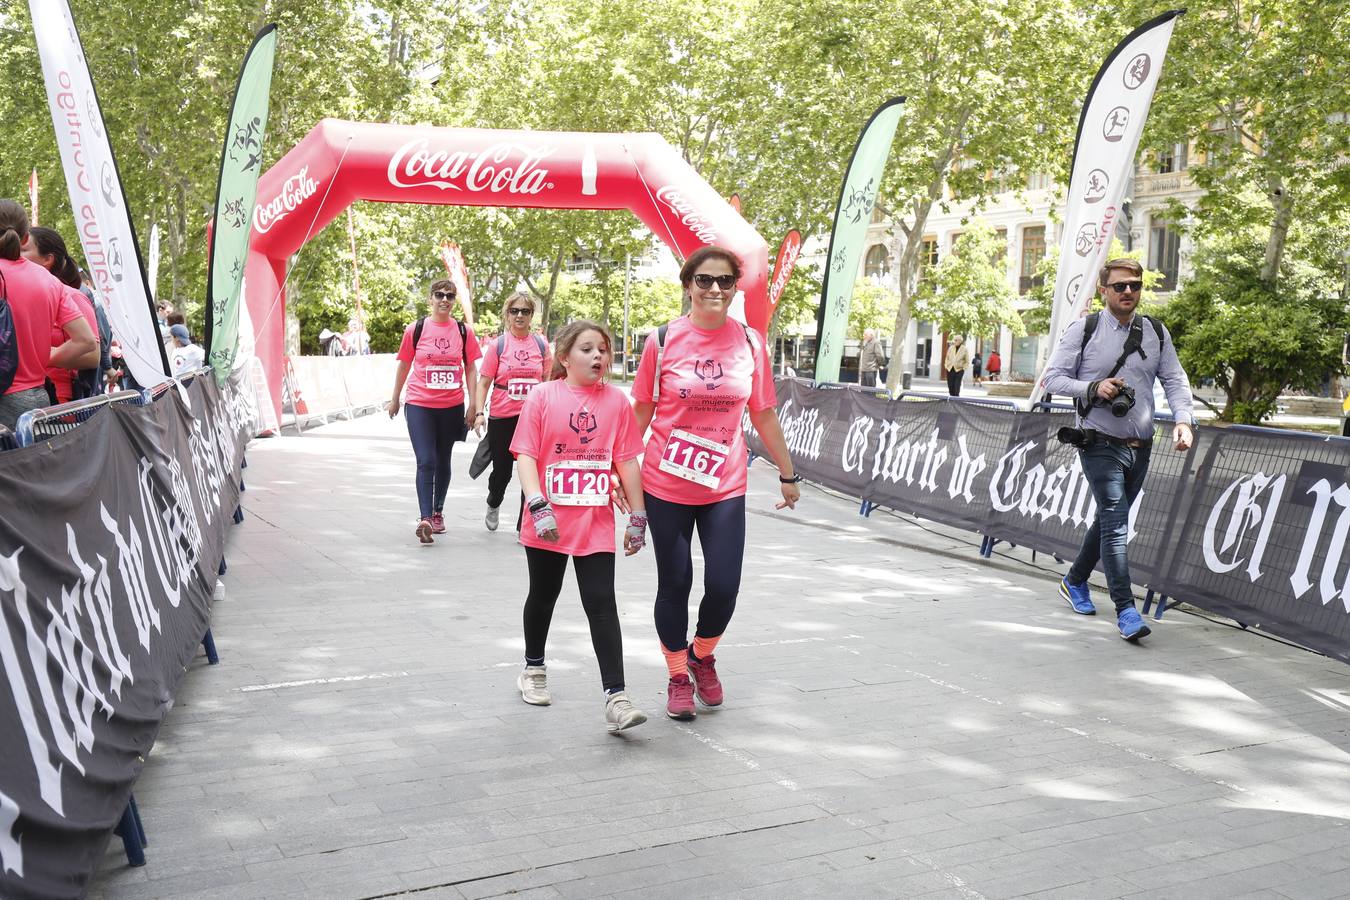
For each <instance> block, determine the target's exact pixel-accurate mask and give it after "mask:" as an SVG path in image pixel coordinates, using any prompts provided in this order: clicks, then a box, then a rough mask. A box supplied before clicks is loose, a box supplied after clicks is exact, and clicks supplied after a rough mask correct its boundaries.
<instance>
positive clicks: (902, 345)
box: [886, 187, 941, 394]
mask: <svg viewBox="0 0 1350 900" xmlns="http://www.w3.org/2000/svg"><path fill="white" fill-rule="evenodd" d="M940 191H941V188H940V187H939V192H940ZM930 194H931V191H930ZM933 200H934V198H932V197H931V196H930V197H929V198H927V199H925V200H923V201H921V202H919V203H916V204H915V206H914V224H913V225H912V226H911V227H910V229H909V233H908V234H907V235H906V237H905V249H904V250H902V251H901V253H900V272H899V279H900V308H899V309H898V310H896V313H895V334H894V335H892V337H891V363H890V366H889V367H888V368H887V372H886V389H887V390H889V391H890V392H891V393H892V394H894V393H896V392H897V391H898V390H899V388H900V385H901V384H902V377H903V375H904V373H905V372H908V371H909V367H910V364H911V363H912V362H913V361H912V360H911V359H910V358H909V355H910V354H909V340H908V337H909V322H910V319H911V318H913V314H912V311H911V309H910V303H911V299H912V298H913V296H914V281H915V277H914V276H915V273H916V272H917V271H918V262H919V252H920V251H921V250H922V249H923V229H924V226H925V225H926V224H928V213H929V212H930V211H932V209H933Z"/></svg>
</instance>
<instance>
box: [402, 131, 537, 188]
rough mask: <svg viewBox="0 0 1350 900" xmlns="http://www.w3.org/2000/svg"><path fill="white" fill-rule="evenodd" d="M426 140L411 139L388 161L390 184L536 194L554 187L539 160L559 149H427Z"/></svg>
mask: <svg viewBox="0 0 1350 900" xmlns="http://www.w3.org/2000/svg"><path fill="white" fill-rule="evenodd" d="M428 144H429V142H428V141H427V139H426V138H419V139H417V140H414V141H409V142H408V143H406V144H404V145H403V146H402V147H399V148H398V150H397V151H395V152H394V155H393V156H392V157H391V158H390V160H389V183H390V184H392V185H393V186H394V187H400V188H415V187H428V186H430V187H438V188H440V189H441V190H443V191H470V192H472V193H480V192H483V191H486V192H488V193H492V194H498V193H503V192H505V193H508V194H538V193H541V192H542V191H545V190H550V189H552V187H553V182H551V181H549V180H548V169H545V168H541V167H540V165H539V164H540V163H541V162H542V161H544V160H545V159H547V158H548V157H550V156H552V155H553V154H554V153H555V152H556V151H557V149H558V148H557V147H549V146H546V145H540V146H537V147H527V146H525V145H524V144H513V143H510V142H503V143H500V144H492V145H491V146H489V147H484V148H483V149H482V150H479V151H478V152H476V153H474V152H470V151H468V150H441V149H435V150H433V149H429V147H428Z"/></svg>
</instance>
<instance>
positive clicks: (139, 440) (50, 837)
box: [0, 370, 254, 900]
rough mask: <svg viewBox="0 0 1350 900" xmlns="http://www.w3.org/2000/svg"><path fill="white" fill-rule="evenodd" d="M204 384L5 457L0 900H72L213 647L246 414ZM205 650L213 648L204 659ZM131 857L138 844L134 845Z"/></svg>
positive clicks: (100, 414)
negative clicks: (208, 641) (179, 698)
mask: <svg viewBox="0 0 1350 900" xmlns="http://www.w3.org/2000/svg"><path fill="white" fill-rule="evenodd" d="M206 371H209V370H202V372H199V373H197V374H196V375H195V376H188V377H184V378H182V379H176V380H175V381H173V382H169V383H167V384H166V385H165V386H163V387H160V388H157V389H156V390H154V391H143V392H124V393H123V394H117V395H111V396H109V397H107V398H97V399H96V400H93V401H88V402H84V403H78V404H68V405H66V406H64V407H56V408H53V409H50V410H40V411H37V412H36V413H31V414H26V415H25V416H24V418H23V419H21V420H20V429H19V435H18V437H19V441H20V443H22V444H24V446H19V447H17V448H15V449H10V450H6V451H5V452H3V453H0V508H3V510H4V513H3V515H0V670H3V676H4V678H3V681H0V760H2V761H3V765H0V897H4V898H6V900H11V898H37V897H41V898H48V897H80V896H83V895H84V894H85V893H86V892H87V890H88V888H89V882H90V879H91V877H92V875H93V873H94V871H95V869H96V867H97V865H98V863H99V861H100V859H101V858H102V855H103V851H104V847H105V845H106V843H107V841H108V839H109V836H110V834H111V832H112V829H113V827H114V826H115V825H117V824H118V823H119V820H122V821H124V822H125V821H126V820H128V819H129V820H130V821H131V822H132V823H133V827H134V828H135V830H136V833H138V834H140V833H141V832H140V831H139V826H138V822H137V819H138V817H137V816H136V815H135V808H134V804H130V803H129V800H130V795H131V789H132V786H133V783H134V782H135V780H136V777H137V776H138V775H139V774H140V771H141V768H142V767H143V766H144V764H145V758H146V756H148V754H149V752H150V748H151V745H152V744H153V743H154V740H155V736H156V734H157V733H158V730H159V726H160V723H161V722H162V721H163V718H164V716H165V714H166V713H167V711H168V709H169V708H170V706H171V705H172V702H173V697H174V694H175V691H176V689H177V686H178V683H179V679H180V678H181V677H182V676H183V674H184V673H185V672H186V671H187V666H188V664H189V663H190V662H191V660H192V658H193V656H194V655H195V653H196V647H197V645H198V643H200V642H202V641H203V637H204V636H205V635H206V634H207V633H208V629H207V625H208V623H209V618H210V609H209V603H210V600H211V598H212V595H213V592H214V588H215V584H216V575H217V572H218V571H219V569H220V568H221V567H222V565H223V558H224V543H225V532H226V526H227V525H228V524H229V522H230V519H231V516H232V515H233V514H234V513H235V512H236V509H237V506H238V498H239V490H240V482H239V470H240V466H241V462H242V456H243V450H244V445H245V443H246V441H247V439H248V438H249V437H250V436H251V435H252V434H253V430H254V409H253V404H252V402H251V397H249V396H245V395H244V394H243V393H241V392H240V391H238V390H234V389H227V390H226V391H225V392H222V391H221V390H219V389H218V388H217V387H216V384H215V382H214V380H213V379H212V378H211V377H209V375H206V374H204V373H205V372H206ZM208 649H209V648H208ZM138 847H139V842H138Z"/></svg>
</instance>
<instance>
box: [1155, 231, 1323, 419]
mask: <svg viewBox="0 0 1350 900" xmlns="http://www.w3.org/2000/svg"><path fill="white" fill-rule="evenodd" d="M1293 234H1294V235H1297V234H1298V230H1297V229H1296V230H1295V231H1294V232H1293ZM1264 237H1265V235H1264V233H1263V229H1261V228H1260V227H1255V228H1249V229H1245V230H1244V231H1243V232H1240V233H1238V234H1237V235H1234V236H1232V237H1229V238H1226V239H1221V238H1214V239H1209V240H1206V241H1205V242H1203V243H1202V244H1201V245H1200V247H1199V248H1198V250H1197V252H1196V255H1195V276H1194V277H1193V278H1191V280H1190V281H1188V282H1187V283H1186V284H1185V286H1184V287H1182V289H1181V290H1180V291H1179V292H1178V293H1177V295H1176V296H1175V297H1173V298H1172V301H1171V302H1170V303H1168V304H1167V305H1166V306H1163V307H1162V308H1161V309H1160V310H1159V311H1158V312H1159V314H1160V315H1161V316H1162V318H1163V321H1164V322H1165V323H1166V325H1167V327H1168V330H1169V331H1170V332H1171V334H1172V339H1173V340H1174V341H1175V342H1176V347H1177V353H1178V355H1179V356H1180V358H1181V363H1182V366H1183V367H1184V368H1185V369H1186V373H1187V375H1189V376H1190V377H1191V378H1192V379H1199V378H1204V377H1209V378H1213V379H1214V382H1215V384H1217V385H1218V386H1219V388H1221V389H1222V390H1223V391H1224V393H1225V394H1226V395H1227V400H1226V402H1225V404H1224V407H1223V409H1222V410H1220V411H1219V418H1220V419H1221V420H1223V421H1227V422H1237V423H1241V424H1248V425H1254V424H1258V423H1259V422H1261V421H1262V420H1263V419H1265V418H1267V417H1268V416H1270V415H1271V414H1273V413H1274V412H1275V401H1276V398H1278V397H1279V395H1280V393H1281V392H1282V391H1284V390H1286V389H1289V388H1294V389H1300V390H1313V389H1316V388H1317V387H1319V386H1320V385H1321V383H1322V380H1323V379H1324V378H1325V377H1327V376H1328V375H1340V374H1344V371H1345V367H1344V365H1343V363H1342V357H1341V349H1342V341H1343V339H1344V336H1345V332H1346V329H1347V327H1350V312H1348V311H1347V307H1346V298H1345V297H1344V296H1343V295H1341V294H1340V290H1341V288H1342V285H1340V284H1338V283H1337V280H1336V279H1335V278H1332V277H1328V275H1327V274H1326V273H1325V272H1323V271H1319V270H1318V269H1317V268H1316V267H1315V266H1312V265H1309V264H1307V263H1303V262H1300V261H1298V258H1297V257H1298V255H1299V254H1290V255H1286V256H1285V258H1284V259H1283V261H1282V262H1281V271H1280V273H1279V277H1278V279H1277V280H1276V286H1275V287H1274V288H1272V287H1271V285H1270V284H1269V283H1268V282H1267V281H1266V279H1265V277H1264V271H1263V269H1264V265H1265V263H1264V254H1263V251H1264V248H1265V240H1264Z"/></svg>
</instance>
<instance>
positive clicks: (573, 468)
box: [544, 459, 610, 506]
mask: <svg viewBox="0 0 1350 900" xmlns="http://www.w3.org/2000/svg"><path fill="white" fill-rule="evenodd" d="M609 470H610V463H609V460H607V459H572V460H567V461H566V462H555V463H550V464H549V465H548V466H547V467H546V468H545V469H544V488H545V490H546V491H547V493H548V499H549V500H550V501H551V502H553V503H556V504H557V505H558V506H608V505H609Z"/></svg>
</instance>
